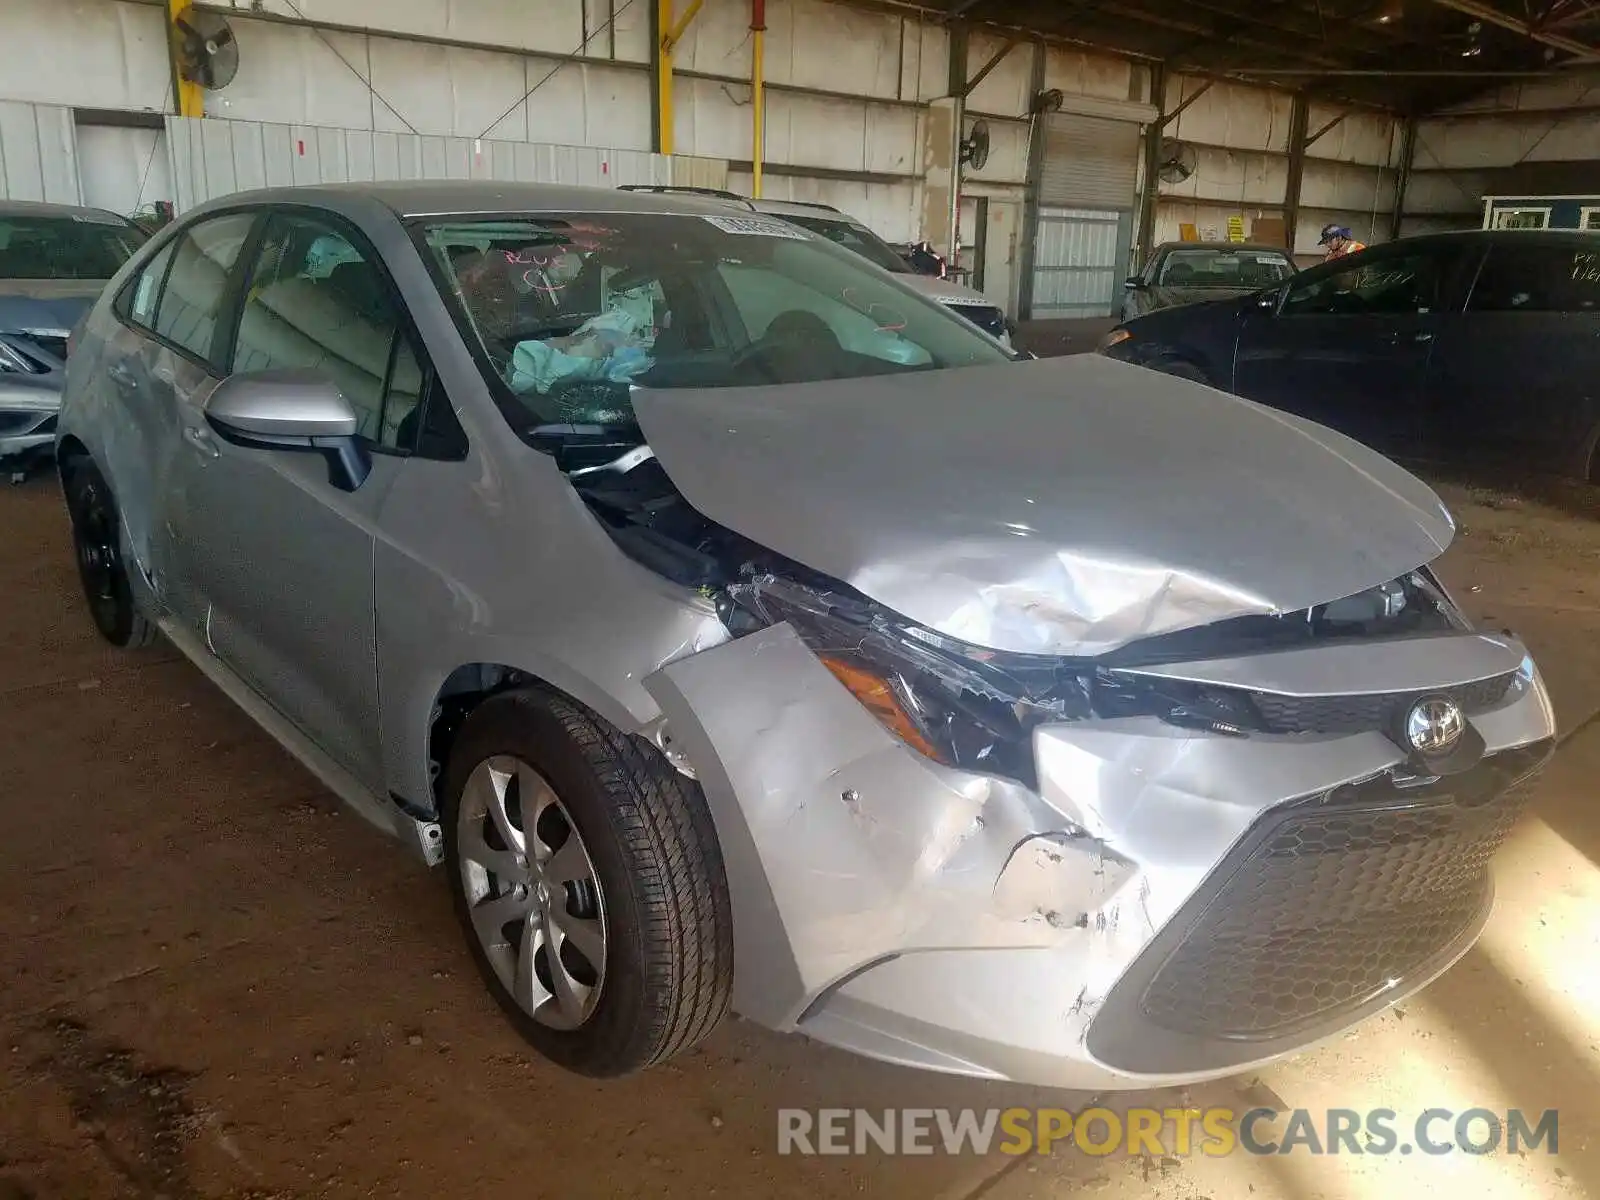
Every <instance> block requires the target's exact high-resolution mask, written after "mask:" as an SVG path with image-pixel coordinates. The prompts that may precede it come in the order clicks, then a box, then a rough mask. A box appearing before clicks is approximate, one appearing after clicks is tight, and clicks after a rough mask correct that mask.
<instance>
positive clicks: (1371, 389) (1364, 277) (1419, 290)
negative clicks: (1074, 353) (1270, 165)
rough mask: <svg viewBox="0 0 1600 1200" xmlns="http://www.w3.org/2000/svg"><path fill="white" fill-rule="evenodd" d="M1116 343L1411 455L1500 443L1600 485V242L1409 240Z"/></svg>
mask: <svg viewBox="0 0 1600 1200" xmlns="http://www.w3.org/2000/svg"><path fill="white" fill-rule="evenodd" d="M1101 353H1103V354H1107V355H1109V356H1111V357H1113V358H1118V359H1122V360H1124V361H1127V362H1133V363H1139V364H1141V365H1144V366H1148V367H1153V368H1155V369H1157V370H1161V371H1165V372H1167V373H1169V374H1173V375H1181V376H1184V377H1186V378H1189V379H1194V380H1198V381H1200V382H1202V383H1209V384H1212V385H1213V386H1215V387H1219V388H1223V389H1225V390H1227V391H1232V392H1235V393H1237V394H1238V395H1241V396H1244V397H1247V398H1248V399H1251V400H1257V401H1260V402H1261V403H1263V404H1267V405H1270V406H1272V407H1273V408H1279V409H1283V410H1284V411H1286V412H1292V413H1297V414H1299V415H1301V416H1305V417H1309V418H1311V419H1312V420H1315V421H1320V422H1322V423H1323V424H1326V425H1330V426H1332V427H1334V428H1335V429H1338V430H1341V431H1342V432H1345V433H1348V434H1350V435H1351V436H1353V437H1355V438H1358V439H1359V440H1361V441H1364V442H1366V443H1368V444H1369V445H1372V446H1374V447H1376V448H1378V449H1382V450H1386V451H1389V452H1391V453H1396V454H1416V455H1422V456H1428V457H1450V456H1455V455H1465V454H1468V453H1480V452H1482V451H1485V450H1488V451H1493V452H1496V453H1505V452H1510V453H1511V454H1513V455H1514V456H1515V457H1516V458H1517V459H1518V460H1519V461H1520V462H1522V463H1525V464H1528V465H1535V466H1538V467H1541V468H1546V469H1555V470H1559V471H1562V472H1565V473H1569V474H1574V475H1578V476H1580V477H1582V478H1587V479H1591V480H1595V481H1597V482H1600V453H1597V448H1596V447H1597V442H1600V237H1597V236H1596V235H1595V234H1593V233H1578V232H1557V231H1531V230H1526V231H1494V232H1489V231H1472V232H1463V233H1445V234H1434V235H1430V236H1426V237H1417V238H1407V239H1403V240H1401V241H1397V242H1389V243H1386V244H1384V245H1381V246H1374V247H1372V248H1370V249H1367V250H1363V251H1359V252H1357V253H1355V254H1351V255H1348V256H1347V257H1345V258H1341V259H1339V260H1337V261H1335V262H1331V263H1324V264H1322V265H1321V266H1317V267H1312V268H1311V269H1309V270H1307V271H1304V272H1301V273H1300V274H1299V275H1296V276H1294V277H1293V278H1292V279H1290V280H1289V281H1288V282H1286V283H1283V284H1281V285H1279V286H1278V287H1275V288H1270V289H1268V290H1265V291H1262V292H1258V293H1256V294H1254V295H1251V296H1247V297H1245V298H1243V299H1230V300H1222V301H1217V302H1215V303H1211V304H1195V305H1188V306H1186V307H1183V308H1174V309H1167V310H1164V311H1159V312H1154V313H1151V314H1149V315H1148V316H1144V317H1140V318H1138V319H1136V320H1133V321H1129V322H1125V323H1124V324H1122V325H1120V326H1118V327H1117V328H1116V329H1114V330H1112V331H1111V332H1110V333H1109V334H1107V335H1106V337H1105V338H1104V339H1103V340H1102V342H1101Z"/></svg>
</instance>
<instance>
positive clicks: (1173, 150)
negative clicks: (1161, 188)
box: [1156, 138, 1198, 183]
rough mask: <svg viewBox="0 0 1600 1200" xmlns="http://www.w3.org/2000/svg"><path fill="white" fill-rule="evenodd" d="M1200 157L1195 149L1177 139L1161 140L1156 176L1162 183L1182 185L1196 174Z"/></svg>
mask: <svg viewBox="0 0 1600 1200" xmlns="http://www.w3.org/2000/svg"><path fill="white" fill-rule="evenodd" d="M1197 163H1198V156H1197V155H1196V154H1195V150H1194V147H1193V146H1191V145H1190V144H1189V143H1188V142H1180V141H1179V140H1178V139H1177V138H1162V139H1161V157H1160V161H1159V162H1157V164H1156V174H1157V175H1159V176H1161V182H1162V183H1182V182H1183V181H1184V180H1185V179H1187V178H1189V176H1191V175H1193V174H1194V169H1195V166H1196V165H1197Z"/></svg>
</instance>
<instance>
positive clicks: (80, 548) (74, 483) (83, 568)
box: [64, 458, 157, 650]
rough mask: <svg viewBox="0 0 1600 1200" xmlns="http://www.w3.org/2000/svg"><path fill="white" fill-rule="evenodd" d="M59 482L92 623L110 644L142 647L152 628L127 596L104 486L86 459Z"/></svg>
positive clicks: (113, 509)
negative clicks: (63, 494)
mask: <svg viewBox="0 0 1600 1200" xmlns="http://www.w3.org/2000/svg"><path fill="white" fill-rule="evenodd" d="M64 482H65V487H66V494H67V513H68V515H69V516H70V517H71V518H72V548H73V555H74V557H75V558H76V559H77V562H78V578H79V580H80V581H81V582H82V583H83V596H84V599H85V600H87V601H88V602H89V615H90V616H92V617H93V618H94V624H95V628H96V629H98V630H99V631H100V636H102V637H103V638H105V639H106V641H108V642H110V643H111V644H112V645H113V646H120V647H123V648H124V649H128V650H136V649H138V648H140V647H142V646H148V645H149V644H150V643H151V642H153V641H155V639H156V632H157V631H156V627H155V625H154V624H152V623H151V622H150V621H149V620H147V619H146V618H145V616H144V614H143V613H141V612H140V611H139V609H138V606H137V605H136V604H135V603H134V600H133V590H132V588H131V587H130V586H129V583H128V572H127V568H126V566H125V565H124V563H123V558H122V520H121V517H120V514H119V513H118V511H117V504H116V501H115V500H114V499H113V498H112V496H111V488H110V486H109V485H107V483H106V481H105V477H104V476H103V475H101V474H100V469H99V468H98V467H96V466H95V465H94V463H93V462H91V461H90V460H89V459H86V458H85V459H79V460H77V461H74V462H72V463H69V464H68V465H67V467H66V469H65V480H64Z"/></svg>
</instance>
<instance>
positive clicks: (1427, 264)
mask: <svg viewBox="0 0 1600 1200" xmlns="http://www.w3.org/2000/svg"><path fill="white" fill-rule="evenodd" d="M1445 261H1446V259H1445V258H1444V257H1443V256H1441V255H1439V254H1437V253H1436V252H1434V251H1432V250H1429V251H1425V252H1419V251H1413V252H1411V253H1409V254H1385V255H1382V256H1380V257H1379V258H1378V259H1376V260H1373V259H1372V258H1369V257H1368V256H1366V255H1362V256H1360V260H1359V261H1355V262H1352V263H1351V264H1350V265H1349V266H1346V267H1341V268H1340V269H1338V270H1335V271H1333V272H1331V273H1329V274H1326V275H1319V276H1317V277H1316V278H1314V279H1311V280H1307V281H1305V282H1303V283H1299V284H1296V285H1295V286H1294V287H1292V288H1290V289H1289V295H1288V296H1287V297H1286V298H1285V299H1284V302H1283V307H1282V308H1281V309H1279V314H1280V315H1281V316H1286V317H1287V316H1372V315H1381V316H1399V315H1402V314H1406V313H1411V314H1416V313H1427V312H1432V311H1434V310H1435V309H1436V308H1438V306H1439V288H1440V283H1441V281H1442V278H1443V274H1444V263H1445Z"/></svg>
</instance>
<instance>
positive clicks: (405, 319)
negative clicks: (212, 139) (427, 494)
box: [223, 200, 472, 462]
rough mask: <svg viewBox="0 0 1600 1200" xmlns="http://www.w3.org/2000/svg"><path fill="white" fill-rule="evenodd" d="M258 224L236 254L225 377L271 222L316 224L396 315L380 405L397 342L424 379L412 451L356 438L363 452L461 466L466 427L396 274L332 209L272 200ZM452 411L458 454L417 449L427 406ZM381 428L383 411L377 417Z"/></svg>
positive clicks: (465, 450) (468, 444) (466, 450)
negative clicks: (347, 251)
mask: <svg viewBox="0 0 1600 1200" xmlns="http://www.w3.org/2000/svg"><path fill="white" fill-rule="evenodd" d="M259 213H260V219H259V220H258V222H257V224H256V227H255V230H254V232H253V235H252V238H251V240H250V242H249V243H248V244H247V245H246V247H245V248H244V250H241V252H240V260H241V262H244V263H245V265H244V266H243V267H242V268H241V269H240V270H239V271H238V273H237V278H236V279H235V280H234V282H233V285H232V288H231V294H230V297H229V299H230V304H231V314H230V318H229V323H228V327H227V341H226V343H225V346H226V350H227V353H226V355H225V356H224V358H223V378H227V377H228V376H229V375H231V374H233V366H234V359H235V357H236V355H237V353H238V342H239V326H240V323H241V322H242V321H243V319H244V306H245V302H246V298H247V296H248V294H249V290H250V281H251V279H252V277H253V276H254V273H255V268H256V263H257V260H258V259H259V258H260V256H261V247H262V245H263V244H265V242H266V240H267V235H268V233H269V232H270V231H271V229H272V222H273V218H274V217H280V216H281V217H284V218H299V219H301V220H308V221H313V222H316V223H317V224H320V225H322V226H324V227H326V229H327V231H328V232H329V233H334V234H337V235H338V236H339V237H342V238H343V239H344V240H345V241H346V242H348V243H349V244H350V245H351V247H353V248H354V249H355V250H356V251H357V252H358V253H359V254H360V255H361V256H362V257H363V258H364V259H366V260H367V261H368V262H370V263H371V264H372V266H373V267H374V268H376V270H377V272H378V278H379V280H380V282H381V284H382V286H383V292H384V295H385V296H386V297H387V298H388V300H389V302H390V304H391V306H392V307H393V308H394V310H395V314H396V321H395V337H394V338H393V339H391V341H390V343H389V353H388V357H387V360H386V363H385V366H384V382H383V387H384V393H383V404H384V406H385V407H387V405H388V403H389V388H390V385H391V383H392V381H393V376H394V367H395V360H396V357H397V355H398V352H399V339H400V338H401V337H405V338H406V339H408V340H409V341H410V343H411V349H412V353H413V354H414V355H415V356H416V359H417V369H418V372H419V373H420V374H421V376H422V387H421V388H420V392H419V397H418V400H417V411H418V413H419V414H420V415H419V417H418V419H417V429H416V444H415V445H413V446H410V447H405V446H389V445H385V444H384V443H383V442H378V441H373V440H372V439H371V438H367V437H360V436H358V438H357V440H358V441H359V442H360V443H361V446H362V448H363V449H364V450H367V451H369V452H370V453H373V454H386V455H389V456H390V457H392V458H412V457H416V458H421V459H425V460H427V461H430V462H463V461H465V460H466V458H467V457H468V455H469V453H470V450H471V445H472V439H471V438H470V437H469V436H468V434H467V431H466V427H465V426H464V425H462V424H461V419H460V418H459V417H458V416H456V414H455V409H454V406H453V405H451V404H450V399H449V397H448V396H447V395H446V394H445V391H444V384H443V382H442V380H441V379H440V377H439V372H438V370H437V369H436V368H435V366H434V364H433V356H432V355H431V354H429V353H428V344H427V342H426V341H425V340H424V339H423V337H422V330H421V328H420V327H419V326H418V325H417V322H416V318H415V317H413V316H412V314H411V308H410V306H409V305H407V304H406V302H405V293H404V292H402V291H401V290H400V286H399V284H397V283H396V282H395V279H394V274H393V272H391V271H390V270H389V264H388V263H387V262H386V261H385V260H384V257H383V255H382V254H380V253H379V252H378V248H377V247H376V246H375V245H373V243H372V240H371V239H370V238H369V237H367V236H366V234H365V233H363V232H362V231H361V228H360V227H359V226H358V225H357V224H356V223H355V222H354V221H352V220H351V219H350V218H348V217H346V216H344V215H343V214H341V213H337V212H334V211H333V210H331V209H328V208H324V207H322V206H320V205H316V204H298V203H295V202H293V201H286V200H280V201H274V202H272V203H268V204H263V205H260V206H259ZM245 251H248V252H249V255H250V257H249V259H248V261H246V260H245V258H244V254H245ZM436 398H437V402H438V403H441V404H444V405H446V406H449V407H450V419H451V421H452V423H453V424H454V425H455V427H456V429H457V430H459V432H460V435H461V447H462V448H461V451H460V452H459V453H457V454H452V455H448V456H446V455H440V454H426V453H423V451H422V450H421V448H420V447H421V444H422V433H423V427H424V426H425V425H426V424H427V420H428V406H429V405H430V404H432V403H434V402H435V399H436ZM378 423H379V427H380V428H382V424H383V412H382V410H380V411H379V414H378Z"/></svg>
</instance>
